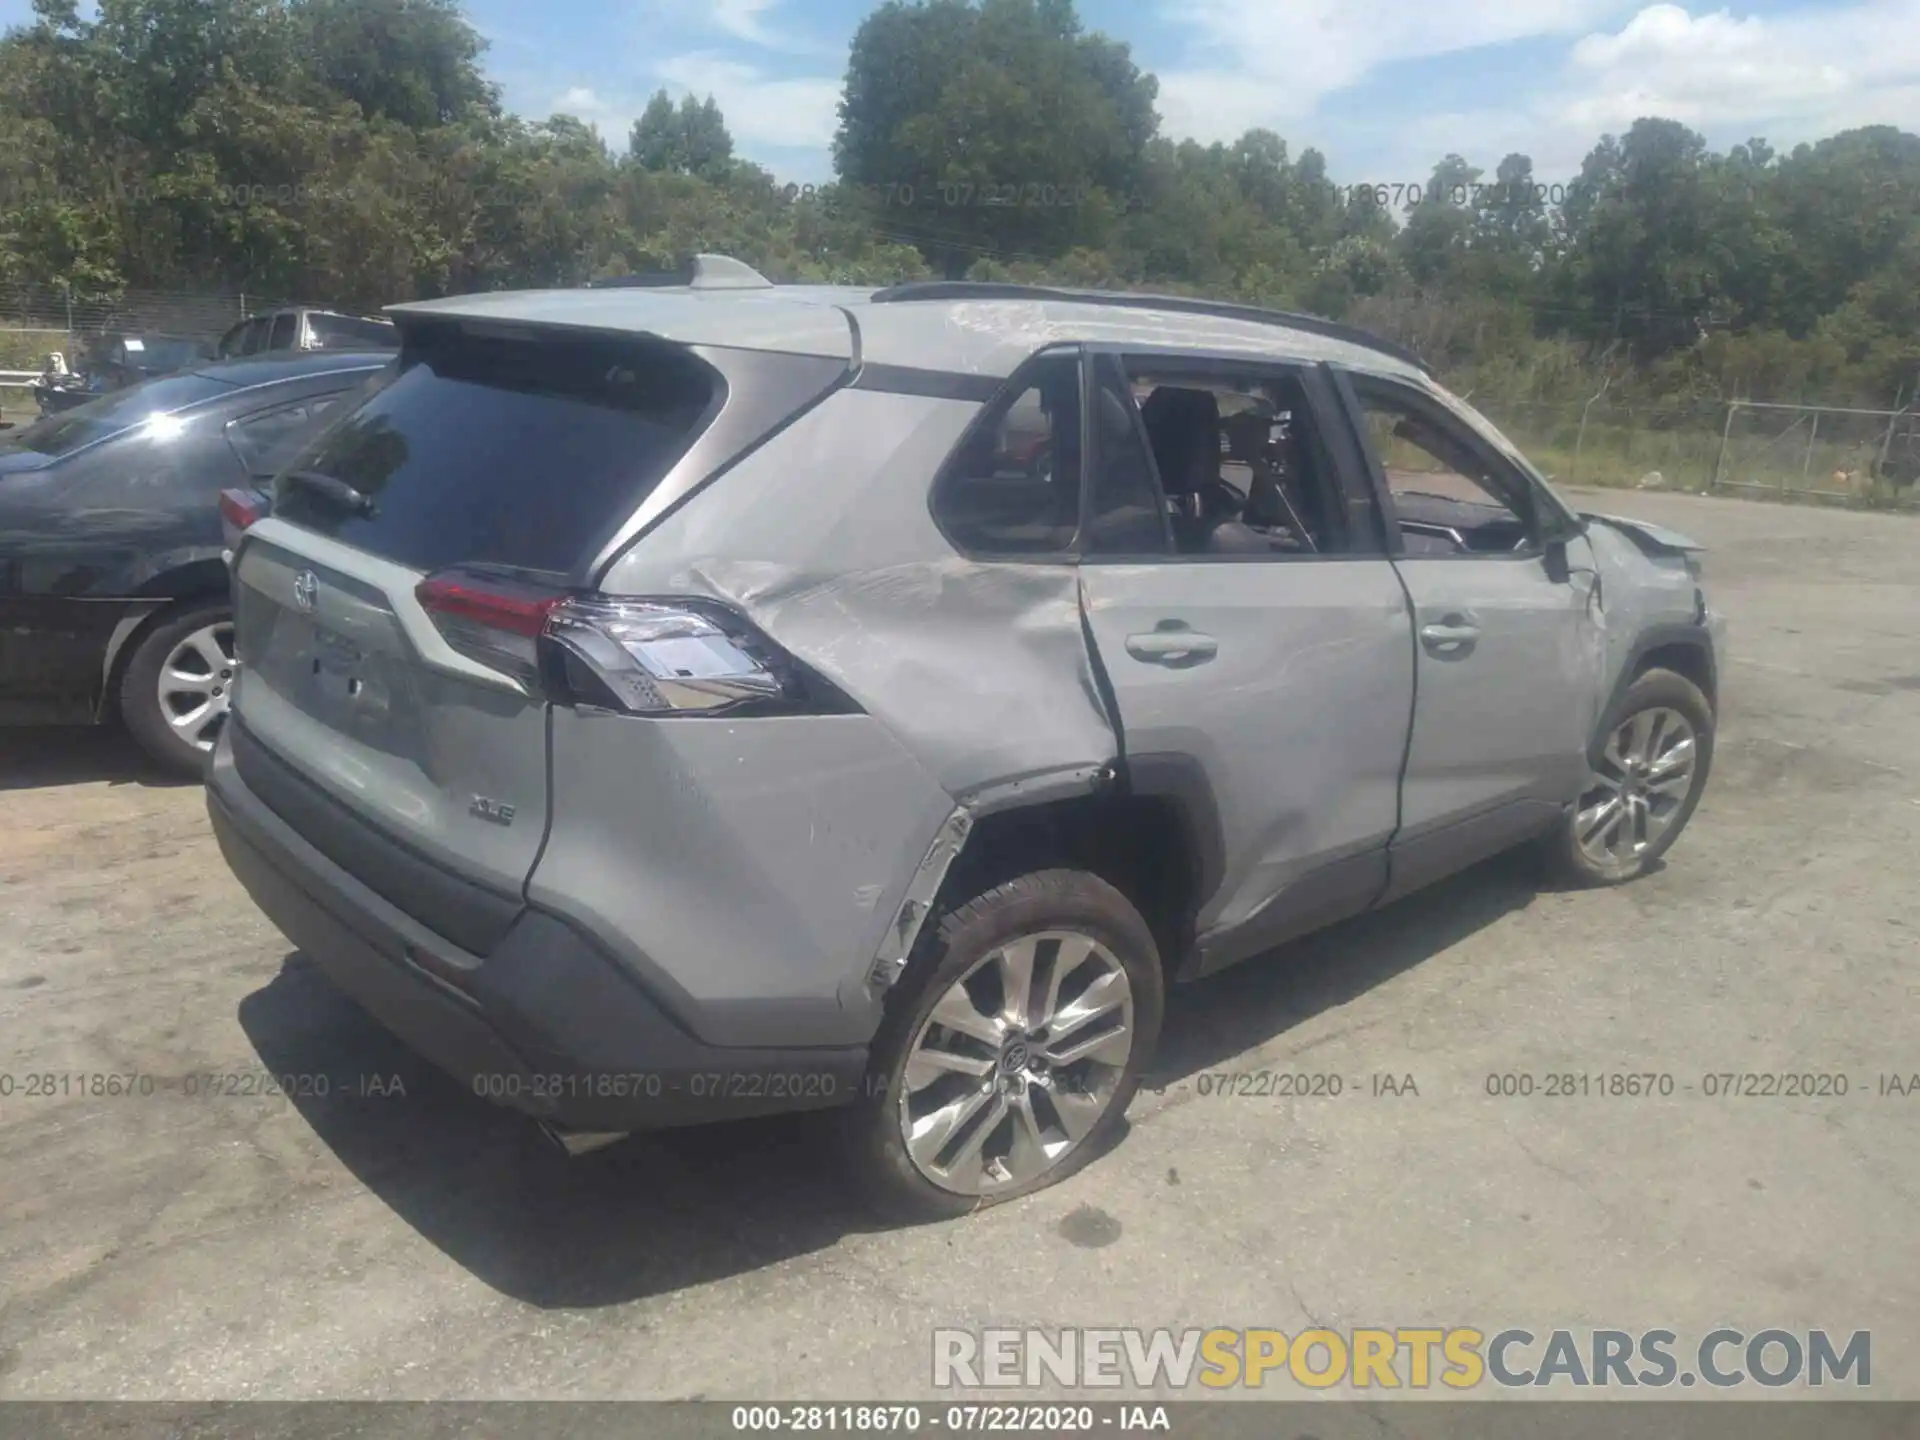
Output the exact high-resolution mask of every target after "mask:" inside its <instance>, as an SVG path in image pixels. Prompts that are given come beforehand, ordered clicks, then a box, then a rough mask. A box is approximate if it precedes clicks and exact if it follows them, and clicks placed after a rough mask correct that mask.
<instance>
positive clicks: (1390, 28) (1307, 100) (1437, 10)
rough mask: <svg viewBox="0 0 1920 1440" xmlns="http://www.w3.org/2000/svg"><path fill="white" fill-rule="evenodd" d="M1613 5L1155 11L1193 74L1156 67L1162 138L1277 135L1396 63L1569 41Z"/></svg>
mask: <svg viewBox="0 0 1920 1440" xmlns="http://www.w3.org/2000/svg"><path fill="white" fill-rule="evenodd" d="M1616 6H1617V0H1424V3H1409V0H1351V3H1345V0H1297V3H1293V4H1286V5H1280V4H1275V3H1274V0H1167V3H1164V4H1163V5H1162V7H1161V15H1162V18H1163V19H1164V20H1166V21H1167V22H1169V23H1170V24H1172V25H1175V26H1178V27H1179V28H1180V29H1182V30H1183V31H1185V32H1186V33H1188V34H1189V35H1191V36H1193V38H1194V41H1195V47H1194V48H1195V55H1194V63H1191V64H1185V65H1171V66H1157V67H1153V68H1155V69H1157V71H1158V73H1159V76H1160V93H1161V96H1162V97H1163V99H1162V104H1161V115H1162V117H1163V119H1164V121H1165V123H1166V128H1167V129H1168V131H1169V132H1170V133H1172V134H1175V135H1180V136H1183V137H1184V136H1189V135H1191V136H1192V137H1193V138H1195V139H1198V140H1203V141H1212V140H1228V139H1232V138H1234V137H1236V136H1238V135H1240V134H1241V133H1242V132H1244V131H1245V130H1246V129H1247V128H1249V126H1253V125H1269V126H1275V127H1278V126H1282V125H1284V124H1285V123H1286V122H1287V121H1288V120H1292V119H1297V118H1299V117H1301V116H1305V115H1309V114H1311V113H1312V111H1313V109H1314V106H1315V105H1316V104H1317V103H1318V102H1319V101H1320V100H1321V99H1322V98H1323V97H1324V96H1326V95H1329V94H1331V93H1333V92H1334V91H1336V90H1342V89H1345V88H1346V87H1347V86H1349V85H1352V84H1354V83H1355V82H1356V81H1359V80H1361V79H1363V78H1364V77H1365V76H1367V75H1368V74H1369V73H1371V72H1372V71H1374V70H1376V69H1378V68H1379V67H1380V66H1382V65H1385V64H1389V63H1391V62H1393V61H1396V60H1410V59H1417V58H1419V57H1421V56H1426V55H1445V54H1450V53H1452V52H1455V51H1460V50H1472V49H1476V48H1478V47H1480V46H1483V45H1498V44H1504V43H1507V42H1509V41H1514V40H1524V39H1528V38H1531V37H1534V36H1540V35H1561V34H1564V35H1568V36H1572V35H1575V34H1578V33H1579V31H1580V29H1581V28H1582V27H1583V26H1586V25H1589V24H1591V23H1593V22H1594V21H1595V20H1596V19H1597V18H1599V17H1600V16H1601V15H1603V14H1605V13H1607V12H1608V11H1609V10H1612V9H1614V8H1616Z"/></svg>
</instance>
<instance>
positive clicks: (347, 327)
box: [307, 315, 400, 350]
mask: <svg viewBox="0 0 1920 1440" xmlns="http://www.w3.org/2000/svg"><path fill="white" fill-rule="evenodd" d="M307 329H308V330H309V331H310V332H311V333H312V335H313V348H314V349H316V350H366V349H375V350H392V349H396V348H397V347H398V346H399V344H400V334H399V331H398V329H397V328H396V327H395V326H392V325H389V324H386V323H384V322H383V321H379V320H357V319H355V318H354V317H353V316H351V315H309V316H308V317H307Z"/></svg>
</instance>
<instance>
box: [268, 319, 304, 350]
mask: <svg viewBox="0 0 1920 1440" xmlns="http://www.w3.org/2000/svg"><path fill="white" fill-rule="evenodd" d="M299 331H300V317H299V316H298V315H291V314H282V315H276V316H274V317H273V332H272V334H270V335H269V336H268V337H267V349H269V350H291V349H292V348H293V345H294V337H295V336H296V335H298V334H299Z"/></svg>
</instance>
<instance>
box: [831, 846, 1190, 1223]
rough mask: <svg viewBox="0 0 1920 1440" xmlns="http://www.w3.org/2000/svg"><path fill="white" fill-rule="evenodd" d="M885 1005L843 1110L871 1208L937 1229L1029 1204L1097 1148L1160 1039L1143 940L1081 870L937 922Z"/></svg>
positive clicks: (1123, 908)
mask: <svg viewBox="0 0 1920 1440" xmlns="http://www.w3.org/2000/svg"><path fill="white" fill-rule="evenodd" d="M931 939H932V944H931V945H929V946H927V947H926V949H925V952H924V953H920V954H916V956H915V958H914V961H913V962H912V964H910V965H909V967H908V974H907V975H906V976H905V977H904V978H903V980H902V982H901V987H900V990H899V991H898V992H896V993H895V994H894V995H893V996H892V997H890V1000H889V1008H888V1015H887V1021H886V1023H885V1024H884V1025H883V1026H882V1028H881V1033H880V1036H879V1037H878V1038H877V1039H876V1042H875V1045H874V1059H873V1066H872V1070H871V1073H870V1076H869V1085H868V1093H867V1094H866V1095H864V1096H862V1098H861V1103H860V1104H859V1106H857V1107H856V1121H855V1123H856V1127H857V1128H856V1137H855V1138H856V1140H857V1142H858V1153H859V1155H860V1157H861V1159H862V1161H863V1165H862V1168H863V1170H864V1171H865V1178H866V1179H867V1181H868V1182H869V1184H870V1186H871V1188H872V1190H873V1191H874V1194H873V1197H872V1198H873V1199H874V1200H875V1201H876V1202H877V1204H878V1205H879V1207H880V1208H881V1209H882V1210H883V1212H885V1213H887V1214H888V1215H890V1216H893V1217H896V1218H911V1219H936V1218H940V1217H943V1216H951V1215H959V1214H964V1213H966V1212H967V1211H969V1210H973V1209H977V1208H979V1207H981V1206H983V1205H990V1204H994V1203H996V1202H998V1201H1001V1200H1006V1199H1011V1198H1012V1197H1014V1196H1016V1195H1026V1194H1030V1193H1032V1192H1033V1191H1035V1190H1039V1189H1043V1188H1045V1187H1046V1186H1048V1185H1051V1184H1053V1183H1054V1182H1055V1181H1057V1180H1060V1179H1063V1178H1064V1177H1066V1176H1067V1175H1070V1174H1072V1173H1073V1172H1074V1171H1075V1170H1077V1169H1079V1168H1080V1166H1081V1165H1083V1164H1085V1163H1086V1162H1087V1161H1088V1160H1090V1159H1091V1158H1093V1156H1094V1155H1095V1154H1097V1153H1098V1151H1099V1149H1100V1148H1101V1146H1102V1144H1103V1143H1104V1142H1105V1141H1106V1140H1107V1139H1109V1138H1111V1136H1112V1135H1113V1134H1114V1133H1115V1132H1116V1131H1117V1129H1118V1127H1119V1126H1120V1124H1121V1123H1122V1119H1123V1116H1124V1114H1125V1111H1126V1107H1127V1103H1128V1102H1129V1101H1130V1100H1131V1099H1132V1097H1133V1092H1134V1089H1135V1088H1136V1087H1137V1085H1138V1083H1139V1077H1140V1073H1141V1070H1142V1068H1143V1067H1144V1065H1145V1064H1146V1061H1147V1059H1148V1058H1149V1056H1150V1055H1151V1053H1152V1049H1153V1045H1154V1042H1155V1040H1156V1039H1157V1037H1158V1034H1159V1026H1160V1010H1161V977H1160V967H1159V960H1158V956H1157V953H1156V951H1155V947H1154V944H1153V939H1152V936H1151V934H1150V933H1149V932H1148V930H1147V927H1146V924H1145V922H1144V921H1142V920H1141V918H1140V916H1139V914H1138V912H1137V911H1135V910H1134V908H1133V906H1132V905H1131V904H1129V903H1128V902H1127V900H1126V898H1125V897H1124V896H1123V895H1121V894H1120V892H1119V891H1117V890H1115V889H1114V888H1113V887H1112V886H1110V885H1108V884H1107V883H1106V882H1105V881H1103V880H1100V879H1098V878H1097V877H1095V876H1093V875H1089V874H1086V873H1084V872H1080V871H1071V870H1049V871H1041V872H1039V873H1037V874H1033V875H1027V876H1023V877H1022V878H1020V879H1018V880H1014V881H1010V882H1008V883H1007V884H1005V885H1000V886H996V887H995V888H994V889H992V890H989V891H987V892H986V893H985V894H983V895H980V896H978V897H976V898H974V899H972V900H970V901H968V902H967V903H965V904H962V905H960V906H957V907H955V908H954V909H953V910H951V911H949V912H948V913H947V915H946V916H945V917H944V918H943V919H942V921H941V923H940V925H939V927H938V929H937V931H936V932H935V934H934V935H933V936H932V937H931Z"/></svg>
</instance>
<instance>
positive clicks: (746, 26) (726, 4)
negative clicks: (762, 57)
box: [713, 0, 780, 46]
mask: <svg viewBox="0 0 1920 1440" xmlns="http://www.w3.org/2000/svg"><path fill="white" fill-rule="evenodd" d="M779 3H780V0H714V4H713V23H714V24H715V25H717V26H719V27H720V28H721V29H722V30H724V31H726V32H727V34H729V35H731V36H733V37H734V39H736V40H744V41H746V42H747V43H748V44H749V45H774V46H777V45H778V44H779V41H778V40H776V39H775V38H774V35H773V33H772V32H771V31H769V30H768V29H767V27H766V22H765V21H763V20H762V19H761V18H760V17H761V16H762V15H764V14H766V12H767V11H769V10H772V9H773V8H774V7H775V6H777V5H778V4H779Z"/></svg>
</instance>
